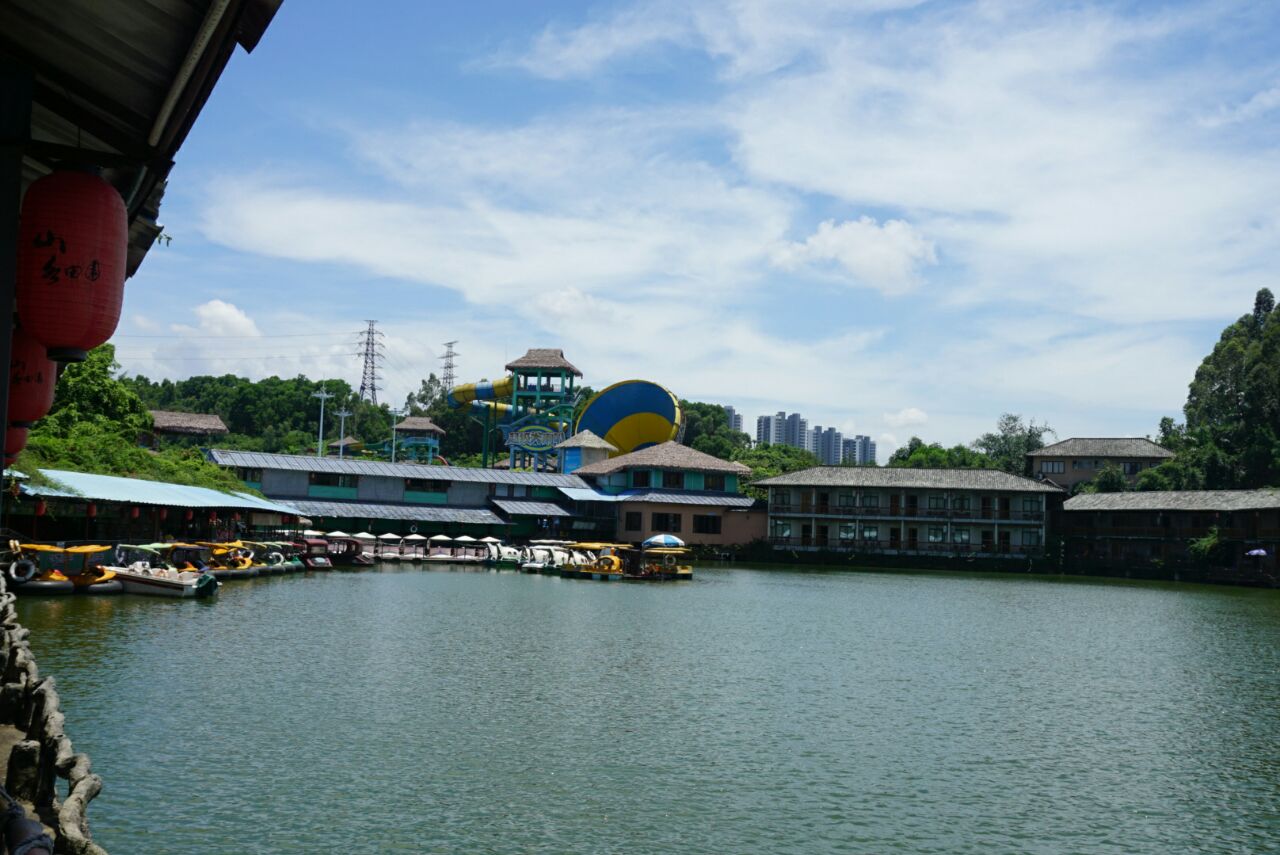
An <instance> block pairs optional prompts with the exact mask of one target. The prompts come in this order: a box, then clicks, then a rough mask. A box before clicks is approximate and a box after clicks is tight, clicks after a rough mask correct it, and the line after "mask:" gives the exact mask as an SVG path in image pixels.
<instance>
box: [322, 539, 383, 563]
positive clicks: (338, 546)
mask: <svg viewBox="0 0 1280 855" xmlns="http://www.w3.org/2000/svg"><path fill="white" fill-rule="evenodd" d="M328 540H329V563H330V564H331V565H333V566H334V567H369V566H371V565H372V564H373V563H374V559H373V558H371V557H369V556H368V555H366V554H365V551H364V544H363V543H361V542H360V541H359V540H356V539H355V538H354V537H351V536H349V535H343V536H342V537H333V536H332V535H330V536H329V538H328Z"/></svg>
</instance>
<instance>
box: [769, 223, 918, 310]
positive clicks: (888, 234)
mask: <svg viewBox="0 0 1280 855" xmlns="http://www.w3.org/2000/svg"><path fill="white" fill-rule="evenodd" d="M823 261H834V262H836V263H837V264H839V265H840V266H841V267H843V268H844V269H845V270H846V271H847V272H848V273H849V274H851V275H852V276H853V278H854V282H855V284H859V285H865V286H867V287H869V288H874V289H876V290H877V291H881V292H883V293H885V294H903V293H906V292H907V291H910V290H912V289H913V288H915V287H916V285H917V284H919V282H920V274H919V268H920V267H921V266H922V265H932V264H937V262H938V258H937V255H936V254H935V252H934V247H933V242H932V241H930V240H928V239H926V238H925V237H924V235H922V234H920V232H919V231H918V230H916V229H915V228H914V227H913V226H912V225H911V224H910V223H907V222H904V221H903V220H887V221H886V222H885V224H884V225H883V226H881V225H879V224H877V223H876V221H875V220H873V219H872V218H871V217H860V218H858V219H857V220H856V221H855V220H849V221H846V222H843V223H838V224H837V223H836V222H835V221H834V220H827V221H825V222H823V223H822V224H821V225H819V226H818V230H817V231H816V232H815V233H814V234H812V235H810V236H809V237H808V238H807V239H806V240H805V241H804V242H803V243H788V244H785V245H783V246H782V247H780V248H779V249H778V250H777V251H776V252H775V253H774V256H773V263H774V264H776V265H778V266H779V267H782V268H784V269H788V270H794V269H795V268H797V267H800V266H802V265H805V264H812V263H814V262H823Z"/></svg>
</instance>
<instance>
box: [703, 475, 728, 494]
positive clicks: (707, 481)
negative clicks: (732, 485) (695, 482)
mask: <svg viewBox="0 0 1280 855" xmlns="http://www.w3.org/2000/svg"><path fill="white" fill-rule="evenodd" d="M702 486H703V489H705V490H715V491H717V492H720V493H723V492H724V475H721V474H719V473H717V472H708V473H707V474H706V477H705V478H704V479H703V484H702Z"/></svg>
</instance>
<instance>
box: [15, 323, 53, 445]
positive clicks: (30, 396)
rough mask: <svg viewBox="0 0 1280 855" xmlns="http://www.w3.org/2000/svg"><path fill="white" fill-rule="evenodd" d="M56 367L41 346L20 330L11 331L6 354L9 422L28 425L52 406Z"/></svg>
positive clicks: (42, 415)
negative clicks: (10, 347) (11, 335)
mask: <svg viewBox="0 0 1280 855" xmlns="http://www.w3.org/2000/svg"><path fill="white" fill-rule="evenodd" d="M57 382H58V366H57V365H56V364H55V363H54V362H53V360H51V359H49V357H48V356H46V355H45V352H44V345H43V344H41V343H40V342H38V341H36V339H35V337H34V336H32V335H31V334H30V333H28V332H27V331H26V330H23V329H16V330H14V331H13V350H12V352H11V355H10V357H9V424H12V425H17V426H19V427H30V426H31V423H32V422H34V421H37V420H38V419H42V418H44V417H45V415H46V414H47V413H48V412H49V408H50V407H52V406H53V389H54V386H56V385H57Z"/></svg>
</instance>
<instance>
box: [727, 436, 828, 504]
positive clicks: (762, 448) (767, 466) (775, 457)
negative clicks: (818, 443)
mask: <svg viewBox="0 0 1280 855" xmlns="http://www.w3.org/2000/svg"><path fill="white" fill-rule="evenodd" d="M734 460H736V461H737V462H738V463H744V464H746V465H747V466H750V467H751V476H750V479H749V483H745V484H740V488H741V489H742V492H744V493H746V494H747V495H749V496H753V497H755V498H757V499H767V498H768V491H767V490H765V489H763V488H761V487H754V486H751V484H754V483H755V482H756V481H760V480H763V479H765V478H772V477H773V476H775V475H785V474H786V473H788V472H798V471H799V470H801V469H809V468H811V467H813V466H817V465H819V462H818V458H817V457H816V456H815V455H814V454H813V452H811V451H805V450H804V449H802V448H794V447H792V446H790V445H770V444H769V443H767V442H766V443H762V444H760V445H758V446H756V447H755V448H743V449H739V450H738V452H737V453H736V454H735V455H734Z"/></svg>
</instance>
